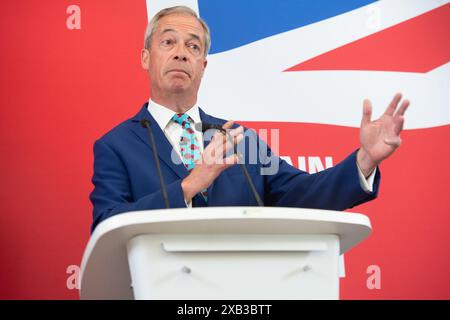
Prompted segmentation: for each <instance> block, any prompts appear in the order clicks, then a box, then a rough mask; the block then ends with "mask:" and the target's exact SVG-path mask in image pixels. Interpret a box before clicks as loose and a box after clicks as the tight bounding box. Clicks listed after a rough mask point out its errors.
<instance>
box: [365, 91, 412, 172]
mask: <svg viewBox="0 0 450 320" xmlns="http://www.w3.org/2000/svg"><path fill="white" fill-rule="evenodd" d="M401 99H402V95H401V93H397V94H396V95H395V96H394V98H393V99H392V101H391V103H390V104H389V106H388V107H387V109H386V111H385V112H384V113H383V115H382V116H381V117H380V118H379V119H377V120H374V121H371V120H370V119H371V116H372V103H371V102H370V100H367V99H366V100H364V103H363V117H362V120H361V129H360V142H361V148H360V149H359V151H358V154H357V162H358V166H359V168H360V169H361V171H362V172H363V174H364V176H366V177H367V176H369V175H370V173H371V172H372V171H373V169H374V168H375V167H376V166H377V165H379V164H380V162H381V161H383V160H384V159H386V158H387V157H389V156H390V155H391V154H392V153H393V152H394V151H395V149H397V148H398V147H399V146H400V144H401V142H402V140H401V138H400V132H401V131H402V130H403V123H404V120H405V118H404V114H405V111H406V109H407V108H408V106H409V101H408V100H403V102H402V104H401V105H400V107H399V108H397V107H398V104H399V102H400V100H401Z"/></svg>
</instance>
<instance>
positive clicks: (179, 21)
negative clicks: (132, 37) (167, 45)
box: [155, 14, 205, 42]
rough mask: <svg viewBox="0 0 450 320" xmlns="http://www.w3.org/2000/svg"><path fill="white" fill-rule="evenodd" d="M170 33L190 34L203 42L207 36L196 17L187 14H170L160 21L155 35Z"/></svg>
mask: <svg viewBox="0 0 450 320" xmlns="http://www.w3.org/2000/svg"><path fill="white" fill-rule="evenodd" d="M168 32H174V33H180V34H188V35H191V36H193V37H195V38H198V39H199V40H201V41H202V42H203V41H204V40H203V39H204V36H205V32H204V30H203V27H202V25H201V24H200V22H199V21H198V20H197V19H196V18H195V17H193V16H190V15H185V14H170V15H167V16H164V17H162V18H161V19H159V21H158V22H157V24H156V30H155V33H156V34H157V35H162V34H164V33H168Z"/></svg>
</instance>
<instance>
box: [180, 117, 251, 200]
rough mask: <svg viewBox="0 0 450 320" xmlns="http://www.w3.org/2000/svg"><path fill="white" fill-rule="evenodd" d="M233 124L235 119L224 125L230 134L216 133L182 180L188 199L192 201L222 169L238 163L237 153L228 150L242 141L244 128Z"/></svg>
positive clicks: (185, 196)
mask: <svg viewBox="0 0 450 320" xmlns="http://www.w3.org/2000/svg"><path fill="white" fill-rule="evenodd" d="M233 124H234V122H233V121H228V122H227V123H225V124H224V125H223V129H226V130H228V136H225V135H223V134H222V133H220V132H216V133H215V134H214V136H213V137H212V140H211V142H210V143H209V144H208V146H207V147H206V148H205V150H204V151H203V153H202V158H201V160H199V161H197V162H196V164H195V168H194V169H192V171H191V172H190V173H189V175H188V176H187V177H186V178H185V179H184V180H183V181H182V182H181V188H182V189H183V194H184V198H185V200H186V201H190V200H191V199H192V197H194V196H195V195H196V194H197V193H199V192H200V191H201V190H203V189H205V188H207V187H208V186H210V185H211V184H212V183H213V182H214V180H215V179H216V178H217V177H218V176H219V175H220V174H221V173H222V171H224V170H225V169H227V168H229V167H230V166H232V165H234V164H236V163H238V160H239V158H238V156H237V155H236V154H232V155H227V152H228V151H229V150H232V148H233V147H234V145H236V144H238V143H239V142H240V141H242V139H243V138H244V135H243V133H244V128H243V127H242V126H240V127H238V128H236V129H231V128H232V126H233ZM228 138H230V139H231V141H230V139H228Z"/></svg>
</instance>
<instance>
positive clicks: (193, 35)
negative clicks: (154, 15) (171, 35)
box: [161, 28, 202, 42]
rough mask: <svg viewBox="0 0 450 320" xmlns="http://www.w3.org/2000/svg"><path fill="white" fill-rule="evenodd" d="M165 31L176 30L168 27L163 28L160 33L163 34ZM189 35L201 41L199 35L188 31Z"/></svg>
mask: <svg viewBox="0 0 450 320" xmlns="http://www.w3.org/2000/svg"><path fill="white" fill-rule="evenodd" d="M167 32H176V30H175V29H170V28H168V29H164V30H163V31H162V32H161V34H165V33H167ZM189 35H190V36H191V38H193V39H196V40H198V41H199V42H202V41H201V40H200V37H199V36H198V35H196V34H195V33H189Z"/></svg>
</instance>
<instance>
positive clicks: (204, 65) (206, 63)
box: [202, 59, 208, 77]
mask: <svg viewBox="0 0 450 320" xmlns="http://www.w3.org/2000/svg"><path fill="white" fill-rule="evenodd" d="M207 65H208V60H206V59H205V61H204V62H203V70H202V77H203V74H204V73H205V69H206V66H207Z"/></svg>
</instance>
